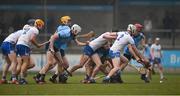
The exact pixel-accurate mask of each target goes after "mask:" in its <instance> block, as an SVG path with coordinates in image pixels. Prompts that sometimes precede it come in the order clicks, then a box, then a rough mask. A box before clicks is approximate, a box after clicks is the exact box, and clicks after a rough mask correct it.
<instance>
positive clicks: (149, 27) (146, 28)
mask: <svg viewBox="0 0 180 96" xmlns="http://www.w3.org/2000/svg"><path fill="white" fill-rule="evenodd" d="M144 31H145V34H146V35H147V37H148V38H151V37H152V34H151V31H152V21H151V19H150V18H149V16H146V18H145V20H144Z"/></svg>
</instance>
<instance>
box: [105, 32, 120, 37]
mask: <svg viewBox="0 0 180 96" xmlns="http://www.w3.org/2000/svg"><path fill="white" fill-rule="evenodd" d="M117 36H118V35H117V33H116V32H111V33H109V34H104V35H103V38H106V39H116V38H117Z"/></svg>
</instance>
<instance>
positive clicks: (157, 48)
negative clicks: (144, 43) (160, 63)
mask: <svg viewBox="0 0 180 96" xmlns="http://www.w3.org/2000/svg"><path fill="white" fill-rule="evenodd" d="M151 49H154V51H153V53H154V57H155V58H161V45H160V44H158V45H157V44H152V46H151Z"/></svg>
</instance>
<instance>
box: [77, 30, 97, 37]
mask: <svg viewBox="0 0 180 96" xmlns="http://www.w3.org/2000/svg"><path fill="white" fill-rule="evenodd" d="M94 36H95V33H94V31H90V32H89V33H87V34H82V35H77V36H76V37H77V38H92V37H94Z"/></svg>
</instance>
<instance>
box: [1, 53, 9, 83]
mask: <svg viewBox="0 0 180 96" xmlns="http://www.w3.org/2000/svg"><path fill="white" fill-rule="evenodd" d="M5 60H6V63H5V64H4V66H3V71H2V79H1V80H0V84H5V83H7V80H6V76H7V72H8V69H9V67H10V65H11V61H10V60H9V58H8V56H5Z"/></svg>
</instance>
